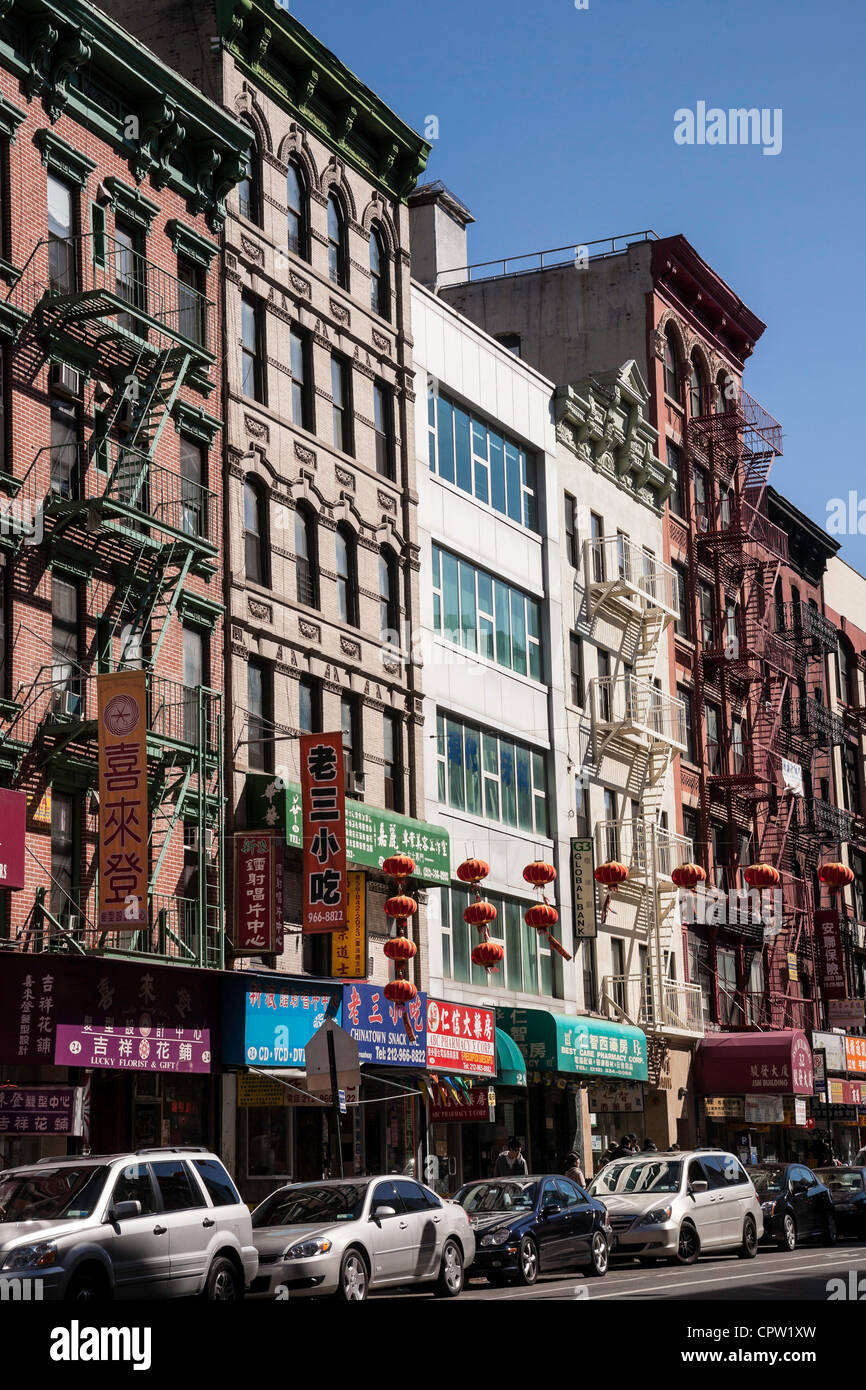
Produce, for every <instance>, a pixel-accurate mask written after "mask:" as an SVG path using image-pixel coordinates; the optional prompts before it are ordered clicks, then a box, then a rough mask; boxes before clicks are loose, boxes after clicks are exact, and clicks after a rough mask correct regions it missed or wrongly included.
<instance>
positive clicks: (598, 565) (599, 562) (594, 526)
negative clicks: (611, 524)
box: [588, 512, 605, 584]
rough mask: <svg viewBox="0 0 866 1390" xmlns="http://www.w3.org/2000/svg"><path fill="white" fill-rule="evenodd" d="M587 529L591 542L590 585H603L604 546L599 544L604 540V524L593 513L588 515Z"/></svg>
mask: <svg viewBox="0 0 866 1390" xmlns="http://www.w3.org/2000/svg"><path fill="white" fill-rule="evenodd" d="M589 529H590V539H591V540H592V576H591V579H592V583H593V584H603V583H604V579H605V566H604V546H603V545H601V544H600V542H601V541H602V540H603V539H604V522H603V521H602V519H601V517H600V516H598V515H597V514H596V513H595V512H590V514H589ZM588 577H589V576H588Z"/></svg>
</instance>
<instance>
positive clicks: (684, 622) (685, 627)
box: [673, 565, 692, 639]
mask: <svg viewBox="0 0 866 1390" xmlns="http://www.w3.org/2000/svg"><path fill="white" fill-rule="evenodd" d="M673 571H674V584H675V595H676V601H677V616H676V621H675V622H674V632H675V633H676V634H677V636H678V637H685V638H687V639H688V638H690V637H691V635H692V629H691V623H690V622H689V591H688V580H687V577H686V571H685V570H684V569H683V567H682V565H674V566H673Z"/></svg>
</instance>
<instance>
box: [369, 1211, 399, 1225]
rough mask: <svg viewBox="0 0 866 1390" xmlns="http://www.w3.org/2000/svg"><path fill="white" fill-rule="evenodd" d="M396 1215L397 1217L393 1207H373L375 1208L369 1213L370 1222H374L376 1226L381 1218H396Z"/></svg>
mask: <svg viewBox="0 0 866 1390" xmlns="http://www.w3.org/2000/svg"><path fill="white" fill-rule="evenodd" d="M396 1215H397V1212H396V1209H395V1208H394V1207H375V1208H374V1209H373V1211H371V1212H370V1220H371V1221H375V1222H376V1224H377V1225H378V1223H379V1222H380V1221H381V1220H382V1217H383V1216H396Z"/></svg>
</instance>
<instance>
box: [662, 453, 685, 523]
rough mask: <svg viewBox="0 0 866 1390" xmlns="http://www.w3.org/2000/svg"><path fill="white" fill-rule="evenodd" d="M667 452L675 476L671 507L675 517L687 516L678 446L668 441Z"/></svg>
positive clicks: (669, 464)
mask: <svg viewBox="0 0 866 1390" xmlns="http://www.w3.org/2000/svg"><path fill="white" fill-rule="evenodd" d="M665 446H666V450H667V465H668V468H670V469H671V470H672V472H673V475H674V479H673V481H674V490H673V492H672V493H671V495H670V499H669V505H670V509H671V511H672V512H673V514H674V516H683V517H684V516H685V514H686V509H685V500H684V497H683V480H682V473H681V471H680V451H679V449H678V448H677V446H676V444H672V443H671V441H670V440H669V439H668V440H666V441H665Z"/></svg>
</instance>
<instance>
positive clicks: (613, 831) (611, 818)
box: [604, 787, 619, 860]
mask: <svg viewBox="0 0 866 1390" xmlns="http://www.w3.org/2000/svg"><path fill="white" fill-rule="evenodd" d="M604 822H605V826H604V841H605V843H604V855H605V859H606V860H610V859H619V825H618V823H617V809H616V792H614V791H611V790H610V788H609V787H605V789H604Z"/></svg>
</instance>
